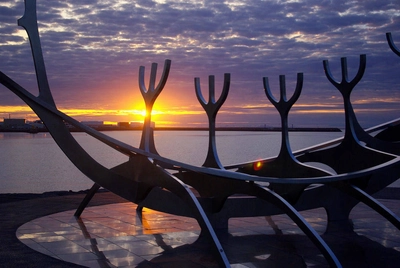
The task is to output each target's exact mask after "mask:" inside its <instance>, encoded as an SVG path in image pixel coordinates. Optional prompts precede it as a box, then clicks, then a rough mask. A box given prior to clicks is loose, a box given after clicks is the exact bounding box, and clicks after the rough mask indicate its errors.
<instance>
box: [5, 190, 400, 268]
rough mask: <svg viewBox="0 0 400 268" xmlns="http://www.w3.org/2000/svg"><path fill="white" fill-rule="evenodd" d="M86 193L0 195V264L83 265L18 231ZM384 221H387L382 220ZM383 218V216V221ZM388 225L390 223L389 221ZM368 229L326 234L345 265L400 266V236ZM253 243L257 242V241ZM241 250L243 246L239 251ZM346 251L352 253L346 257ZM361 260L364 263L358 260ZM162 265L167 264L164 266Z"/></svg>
mask: <svg viewBox="0 0 400 268" xmlns="http://www.w3.org/2000/svg"><path fill="white" fill-rule="evenodd" d="M84 195H85V193H83V192H80V193H71V192H54V193H45V194H0V215H1V221H0V237H1V240H0V241H1V243H0V267H81V266H78V265H75V264H71V263H66V262H62V261H59V260H56V259H54V258H52V257H49V256H47V255H43V254H41V253H38V252H36V251H34V250H32V249H30V248H29V247H27V246H26V245H24V244H23V243H21V242H20V241H19V240H18V239H17V237H16V235H15V232H16V230H17V229H18V227H20V226H21V225H23V224H24V223H26V222H29V221H31V220H34V219H36V218H39V217H42V216H45V215H49V214H53V213H56V212H61V211H66V210H74V209H76V208H77V207H78V205H79V203H80V202H81V200H82V198H83V197H84ZM375 197H377V198H379V199H382V200H384V202H391V200H393V202H394V203H393V204H400V202H398V201H395V200H400V188H388V189H386V190H385V191H383V192H381V193H379V194H377V195H376V196H375ZM386 200H387V201H386ZM118 202H125V200H124V199H122V198H120V197H118V196H116V195H114V194H112V193H109V192H107V191H103V192H100V193H98V194H96V195H95V197H94V198H93V200H92V201H91V203H90V206H98V205H105V204H111V203H118ZM389 204H390V203H389ZM396 206H397V205H396ZM371 213H372V214H373V213H374V212H368V215H370V214H371ZM378 216H379V215H378ZM374 218H375V216H374ZM362 220H363V219H362V218H361V219H359V220H358V222H357V224H358V223H362ZM369 221H370V220H369ZM382 221H384V220H383V219H382ZM382 221H381V220H380V219H379V222H382ZM366 224H367V225H368V224H370V225H371V223H370V222H369V223H368V222H367V223H366ZM387 224H388V225H390V224H389V223H387ZM373 228H374V227H373V226H372V229H373ZM390 228H391V227H390ZM372 229H371V230H372ZM375 229H376V228H375ZM378 229H379V228H378ZM392 229H393V228H392ZM365 232H366V234H365V235H364V234H363V229H359V230H358V231H357V234H355V233H352V236H354V239H353V238H351V237H348V239H346V238H343V236H342V238H340V239H339V240H342V239H343V240H344V241H343V242H344V244H341V242H340V241H336V240H337V239H336V238H335V236H325V235H324V236H325V238H326V239H327V242H328V244H330V245H331V244H332V245H333V248H334V251H335V252H336V251H338V253H339V254H338V255H339V256H340V258H341V259H342V260H345V262H344V263H342V264H344V266H345V267H346V266H347V267H378V266H379V267H399V266H398V265H400V252H399V251H398V250H396V248H397V246H396V245H394V244H398V246H400V241H397V240H399V239H397V238H393V239H392V240H391V242H392V245H383V244H384V242H382V241H390V237H389V239H387V238H377V239H373V240H371V238H367V237H368V236H369V234H371V232H370V231H368V228H367V229H365ZM391 232H393V233H394V234H395V237H400V231H399V230H396V229H395V228H394V230H392V231H391ZM360 233H361V235H360ZM377 233H378V236H379V233H380V231H379V230H378V231H377ZM386 235H389V234H386ZM360 241H361V242H360ZM363 241H364V242H363ZM252 243H254V240H253V241H252ZM252 243H251V244H252ZM307 243H309V242H307ZM382 243H383V244H382ZM393 243H394V244H393ZM369 245H370V246H369ZM241 250H242V249H240V250H239V251H241ZM362 252H364V253H362ZM367 253H368V254H367ZM346 254H349V255H348V256H346ZM357 254H358V256H357ZM234 255H237V254H233V256H234ZM375 255H376V256H375ZM353 257H355V258H353ZM369 258H371V263H369V261H368V259H369ZM353 259H355V260H354V262H353V261H352V260H353ZM342 260H341V261H342ZM357 260H358V261H359V262H360V263H357ZM280 262H281V261H277V262H275V263H280ZM379 263H380V264H382V266H380V265H378V266H375V265H376V264H379ZM159 264H161V263H159ZM317 266H318V265H317ZM157 267H158V266H157ZM160 267H164V266H162V265H161V266H160ZM260 267H261V266H260Z"/></svg>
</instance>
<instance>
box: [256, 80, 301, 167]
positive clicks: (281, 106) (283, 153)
mask: <svg viewBox="0 0 400 268" xmlns="http://www.w3.org/2000/svg"><path fill="white" fill-rule="evenodd" d="M263 83H264V90H265V94H266V95H267V97H268V99H269V100H270V102H271V103H272V104H273V105H274V106H275V108H276V109H277V110H278V112H279V115H280V117H281V125H282V131H281V133H282V144H281V150H280V153H279V156H278V158H287V159H289V158H290V159H293V160H294V156H293V154H292V151H291V149H290V143H289V127H288V116H289V111H290V109H291V108H292V106H293V104H294V103H295V102H296V101H297V100H298V99H299V97H300V94H301V90H302V88H303V73H298V74H297V83H296V89H295V90H294V93H293V96H292V97H291V98H290V99H289V100H287V98H286V81H285V76H284V75H280V76H279V85H280V99H279V101H278V100H277V99H275V97H274V96H273V94H272V92H271V88H270V87H269V83H268V77H264V78H263Z"/></svg>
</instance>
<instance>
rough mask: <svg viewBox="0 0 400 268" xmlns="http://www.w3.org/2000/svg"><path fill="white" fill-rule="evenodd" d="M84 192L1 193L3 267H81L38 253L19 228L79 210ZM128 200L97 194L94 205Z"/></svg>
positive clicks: (0, 255)
mask: <svg viewBox="0 0 400 268" xmlns="http://www.w3.org/2000/svg"><path fill="white" fill-rule="evenodd" d="M83 197H84V194H83V193H68V192H61V193H47V194H42V195H35V194H1V195H0V202H1V203H0V215H1V218H2V219H1V221H0V222H1V223H0V237H1V243H0V266H1V267H41V268H43V267H81V266H78V265H74V264H70V263H66V262H62V261H58V260H56V259H54V258H52V257H49V256H47V255H43V254H41V253H38V252H36V251H34V250H32V249H30V248H29V247H27V246H26V245H24V244H23V243H21V242H20V241H19V240H18V238H17V237H16V235H15V232H16V230H17V229H18V227H19V226H21V225H23V224H24V223H26V222H29V221H31V220H34V219H36V218H38V217H42V216H45V215H49V214H52V213H56V212H59V211H65V210H71V209H76V208H77V207H78V205H79V204H80V202H81V200H82V199H83ZM117 202H126V200H124V199H122V198H119V197H118V196H116V195H114V194H112V193H109V192H102V193H98V194H97V195H95V197H94V198H93V200H92V201H91V203H90V205H104V204H110V203H117Z"/></svg>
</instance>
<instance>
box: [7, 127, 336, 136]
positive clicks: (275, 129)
mask: <svg viewBox="0 0 400 268" xmlns="http://www.w3.org/2000/svg"><path fill="white" fill-rule="evenodd" d="M93 129H95V130H97V131H127V130H135V131H141V130H142V128H141V127H119V126H105V127H95V128H93ZM154 130H155V131H208V128H205V127H156V128H155V129H154ZM216 131H254V132H281V131H282V129H281V128H280V127H217V128H216ZM0 132H25V133H32V134H34V133H39V132H48V131H47V129H4V128H3V129H1V128H0ZM70 132H84V131H81V130H79V129H76V128H71V129H70ZM289 132H342V131H341V130H340V129H339V128H324V127H322V128H320V127H311V128H310V127H296V128H293V127H292V128H289Z"/></svg>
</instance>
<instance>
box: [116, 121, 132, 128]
mask: <svg viewBox="0 0 400 268" xmlns="http://www.w3.org/2000/svg"><path fill="white" fill-rule="evenodd" d="M117 125H118V127H122V128H128V127H129V126H130V124H129V122H118V124H117Z"/></svg>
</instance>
